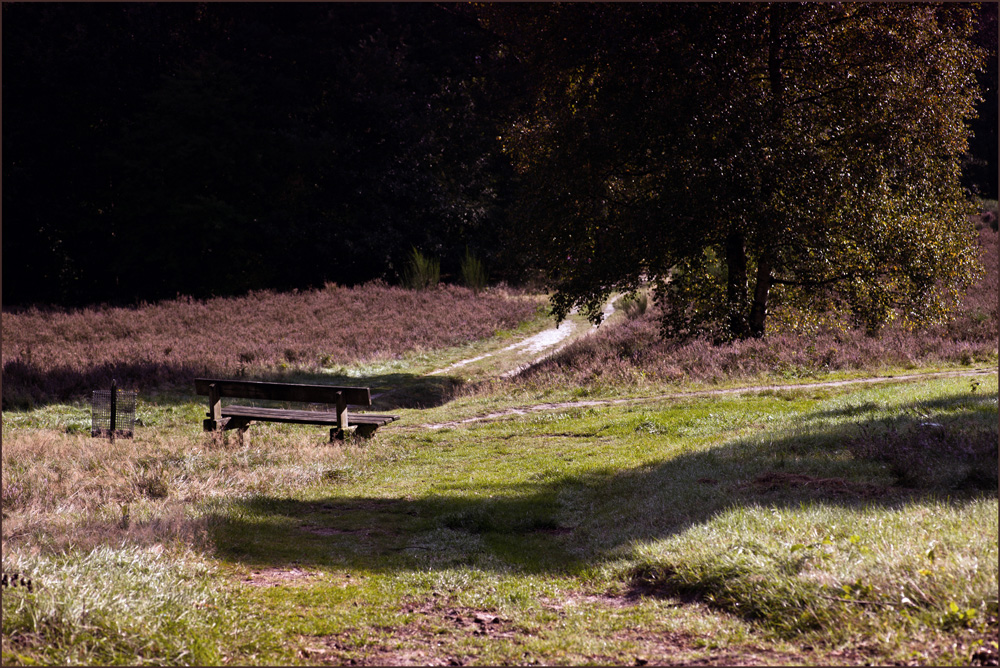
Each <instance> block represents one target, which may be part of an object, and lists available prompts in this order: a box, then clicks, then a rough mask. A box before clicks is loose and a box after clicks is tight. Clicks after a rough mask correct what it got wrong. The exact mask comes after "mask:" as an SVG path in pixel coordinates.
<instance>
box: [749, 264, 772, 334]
mask: <svg viewBox="0 0 1000 668" xmlns="http://www.w3.org/2000/svg"><path fill="white" fill-rule="evenodd" d="M772 285H774V277H773V276H772V275H771V258H770V257H768V256H767V254H766V253H763V254H761V256H760V259H759V260H758V262H757V285H756V286H754V291H753V306H752V307H751V309H750V323H749V330H750V336H752V337H753V338H755V339H759V338H761V337H763V336H764V326H765V324H766V320H767V297H768V295H769V294H770V292H771V286H772Z"/></svg>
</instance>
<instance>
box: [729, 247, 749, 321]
mask: <svg viewBox="0 0 1000 668" xmlns="http://www.w3.org/2000/svg"><path fill="white" fill-rule="evenodd" d="M726 268H727V270H728V277H727V279H726V301H727V305H728V307H729V331H730V333H731V334H732V335H733V337H735V338H737V339H744V338H746V336H747V333H748V329H747V306H748V302H749V288H748V287H747V248H746V239H745V238H744V236H743V233H742V232H738V231H736V230H730V231H729V234H728V235H727V236H726Z"/></svg>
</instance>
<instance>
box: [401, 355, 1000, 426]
mask: <svg viewBox="0 0 1000 668" xmlns="http://www.w3.org/2000/svg"><path fill="white" fill-rule="evenodd" d="M996 373H997V369H996V368H981V369H966V370H961V371H939V372H936V373H915V374H903V375H899V376H874V377H871V378H855V379H851V380H830V381H822V382H818V383H801V384H799V385H751V386H749V387H734V388H728V389H718V390H695V391H691V392H674V393H669V394H656V395H653V396H648V397H628V398H623V399H590V400H581V401H563V402H557V403H543V404H534V405H531V406H521V407H518V408H507V409H504V410H502V411H496V412H494V413H487V414H486V415H477V416H474V417H469V418H465V419H463V420H452V421H448V422H437V423H432V424H421V425H412V426H410V427H409V428H411V429H444V428H446V427H458V426H461V425H463V424H470V423H474V422H489V421H491V420H499V419H502V418H505V417H510V416H511V415H528V414H531V413H539V412H543V411H555V410H565V409H567V408H587V407H590V406H613V405H617V404H640V403H652V402H657V401H665V400H669V399H687V398H688V397H710V396H719V395H727V394H745V393H752V392H763V391H779V390H810V389H818V388H824V387H843V386H845V385H873V384H878V383H900V382H908V381H913V380H924V379H930V378H958V377H962V376H983V375H987V374H996ZM400 428H403V429H406V428H407V427H406V426H403V425H400Z"/></svg>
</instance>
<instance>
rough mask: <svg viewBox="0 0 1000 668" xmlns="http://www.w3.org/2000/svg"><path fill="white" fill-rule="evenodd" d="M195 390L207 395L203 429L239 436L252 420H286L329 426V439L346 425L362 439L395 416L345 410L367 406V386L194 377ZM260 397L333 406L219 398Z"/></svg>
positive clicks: (340, 433) (339, 435)
mask: <svg viewBox="0 0 1000 668" xmlns="http://www.w3.org/2000/svg"><path fill="white" fill-rule="evenodd" d="M194 386H195V391H196V392H197V393H198V394H200V395H205V396H207V397H208V418H207V419H206V420H205V421H204V422H203V423H202V424H203V426H204V429H205V431H225V430H228V429H239V430H240V438H241V440H242V438H243V435H244V434H245V433H246V430H247V428H249V426H250V425H251V424H253V423H254V422H286V423H290V424H320V425H326V426H329V427H331V429H330V442H331V443H332V442H333V441H334V440H337V439H343V438H344V436H345V435H346V433H347V429H348V427H355V433H356V434H357V435H358V436H362V437H364V438H368V437H370V436H371V435H372V434H374V433H375V430H376V429H378V428H379V427H381V426H382V425H384V424H388V423H389V422H392V421H393V420H398V419H399V416H397V415H374V414H372V413H350V414H348V412H347V406H348V404H350V405H352V406H371V405H372V399H371V393H370V392H369V391H368V388H367V387H332V386H330V385H298V384H290V383H263V382H257V381H249V380H218V379H212V378H196V379H195V381H194ZM223 397H227V398H237V399H260V400H264V401H286V402H302V403H313V404H329V405H332V406H336V410H335V411H334V412H330V411H314V410H292V409H287V408H263V407H258V406H238V405H233V406H223V405H222V398H223Z"/></svg>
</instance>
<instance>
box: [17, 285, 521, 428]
mask: <svg viewBox="0 0 1000 668" xmlns="http://www.w3.org/2000/svg"><path fill="white" fill-rule="evenodd" d="M538 306H539V304H538V301H537V300H536V299H532V298H524V297H519V296H514V295H512V294H510V292H509V291H507V290H504V289H497V290H493V291H491V292H489V293H487V294H484V295H479V296H478V297H477V296H475V295H474V294H473V292H472V291H471V290H468V289H467V288H463V287H458V286H446V287H442V288H440V289H438V290H433V291H422V292H415V291H412V290H406V289H404V288H402V287H394V286H389V285H386V284H385V283H381V282H375V283H369V284H367V285H364V286H360V287H354V288H346V287H340V286H337V285H328V286H326V287H325V288H323V289H319V290H311V291H306V292H291V293H275V292H253V293H250V294H248V295H246V296H244V297H235V298H216V299H209V300H206V301H199V300H194V299H189V298H178V299H175V300H169V301H164V302H160V303H156V304H146V305H143V306H140V307H138V308H100V307H94V308H85V309H77V310H57V309H38V308H31V309H27V310H22V311H16V312H4V314H3V320H2V328H3V351H2V352H3V407H4V409H7V408H11V407H27V406H31V405H33V404H37V403H39V402H48V401H52V400H54V399H60V400H62V399H69V398H73V397H85V396H89V393H90V392H91V391H92V390H94V389H99V388H102V387H107V386H109V385H110V383H111V379H112V378H117V380H118V384H119V386H120V387H130V386H131V387H141V388H142V389H144V390H147V391H148V390H152V389H155V388H163V387H170V386H176V385H179V384H184V383H189V382H190V381H191V379H193V378H195V377H197V376H199V375H214V374H221V375H226V376H240V375H254V374H262V373H273V372H274V371H275V370H281V369H291V368H297V369H304V370H307V371H316V370H319V369H322V368H335V367H341V366H349V365H353V364H358V363H362V362H374V361H379V360H391V359H396V358H398V357H400V356H401V355H403V354H404V353H407V352H409V351H414V350H420V349H424V350H430V349H434V348H442V347H448V346H454V345H460V344H462V343H466V342H469V341H474V340H478V339H483V338H486V337H489V336H491V335H492V334H493V333H494V332H496V331H497V330H506V329H514V328H516V327H517V326H518V325H519V324H520V323H522V322H524V321H526V320H529V319H531V318H533V317H535V315H536V314H537V309H538Z"/></svg>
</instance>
